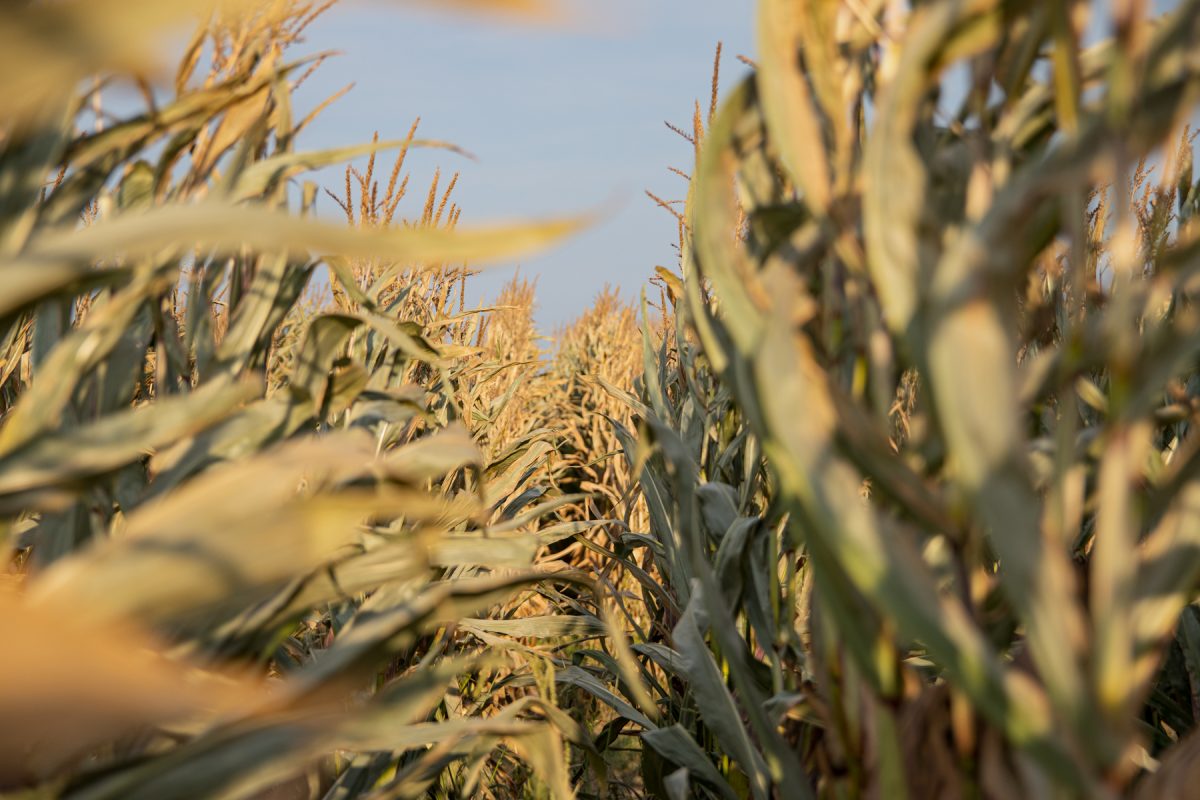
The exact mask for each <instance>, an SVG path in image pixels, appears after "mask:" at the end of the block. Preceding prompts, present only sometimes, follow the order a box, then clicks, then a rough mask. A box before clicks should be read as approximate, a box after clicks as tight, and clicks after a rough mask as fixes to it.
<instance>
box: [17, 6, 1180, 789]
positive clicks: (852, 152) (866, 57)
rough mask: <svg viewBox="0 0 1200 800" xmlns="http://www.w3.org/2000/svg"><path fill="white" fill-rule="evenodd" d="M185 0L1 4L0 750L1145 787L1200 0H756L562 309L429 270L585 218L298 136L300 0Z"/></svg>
mask: <svg viewBox="0 0 1200 800" xmlns="http://www.w3.org/2000/svg"><path fill="white" fill-rule="evenodd" d="M218 5H220V9H218V10H216V11H215V12H214V11H213V9H214V8H215V6H214V4H210V3H202V2H186V3H179V4H177V5H176V6H171V7H169V8H168V7H167V6H165V5H163V4H161V3H160V4H147V3H141V2H123V3H111V2H93V3H91V4H83V3H77V2H66V3H54V4H45V3H41V4H39V3H33V4H26V5H25V6H23V7H22V8H21V9H19V10H15V11H14V12H13V13H12V14H7V15H5V16H4V17H3V18H2V19H0V70H2V71H3V74H4V75H5V76H6V78H7V79H9V80H7V81H6V83H5V85H4V88H3V89H2V90H0V100H2V101H4V107H5V109H6V110H5V112H4V113H5V116H4V118H3V120H2V121H0V282H2V283H0V285H2V286H3V289H4V290H3V291H2V292H0V543H2V545H3V547H4V549H5V558H6V564H7V571H6V573H5V574H4V576H3V583H2V584H0V613H3V615H4V617H5V619H6V620H8V623H7V631H6V632H7V634H8V635H7V637H6V642H7V645H8V648H9V649H10V651H11V652H10V654H9V655H8V656H6V657H5V658H4V659H0V720H3V722H4V724H3V726H0V727H2V728H3V730H0V790H10V789H11V790H13V791H14V792H23V793H26V795H23V796H39V797H40V796H55V797H57V796H62V797H68V798H105V797H113V798H117V797H121V798H125V797H134V798H137V797H146V798H161V797H208V796H220V797H281V796H287V797H304V798H330V800H333V799H334V798H343V799H344V798H354V797H368V798H385V797H387V798H393V797H395V798H401V797H413V798H415V797H463V796H479V797H493V798H516V797H542V796H551V797H555V798H567V797H585V798H586V797H595V798H600V797H605V798H626V797H630V798H632V797H643V796H655V797H668V798H684V797H720V798H738V797H753V798H756V799H758V798H803V797H888V798H892V797H912V798H924V797H947V798H955V797H964V798H965V797H984V798H1007V797H1013V796H1031V797H1099V798H1108V797H1112V798H1115V797H1126V796H1128V797H1138V798H1147V800H1149V799H1150V798H1159V797H1179V796H1187V795H1188V793H1189V791H1190V788H1191V786H1192V784H1194V780H1192V773H1193V772H1194V771H1195V766H1194V762H1195V759H1194V757H1193V756H1194V754H1195V752H1196V749H1197V747H1200V745H1198V744H1197V741H1198V739H1197V737H1198V736H1200V733H1197V722H1200V685H1198V684H1197V679H1196V676H1197V675H1198V674H1200V612H1198V611H1197V606H1196V605H1195V604H1194V601H1196V600H1197V588H1198V587H1200V540H1198V538H1197V537H1198V536H1200V533H1198V532H1200V519H1198V518H1197V513H1198V511H1197V509H1198V508H1200V506H1197V503H1196V502H1195V501H1196V497H1197V491H1198V489H1197V479H1196V475H1197V470H1196V468H1195V465H1196V464H1197V463H1200V438H1198V436H1197V433H1196V431H1194V430H1193V429H1192V424H1193V423H1194V422H1196V421H1197V415H1198V414H1200V377H1198V376H1200V370H1198V368H1197V355H1198V354H1200V317H1198V316H1197V314H1196V312H1195V305H1196V298H1195V296H1194V295H1195V294H1196V291H1197V287H1196V285H1195V284H1196V281H1195V276H1194V275H1193V271H1194V268H1195V265H1196V263H1197V252H1198V251H1200V248H1198V245H1197V243H1198V242H1200V227H1197V226H1198V224H1200V223H1198V222H1197V211H1198V208H1200V206H1198V204H1200V200H1198V198H1200V182H1197V181H1196V180H1195V176H1194V175H1193V171H1192V155H1193V151H1194V139H1195V135H1194V134H1193V133H1192V132H1191V131H1190V130H1189V128H1188V127H1187V122H1188V120H1189V119H1190V118H1192V116H1193V115H1194V113H1195V110H1196V105H1197V98H1198V97H1200V63H1198V62H1197V60H1196V57H1195V54H1196V53H1197V52H1200V8H1198V7H1197V5H1198V4H1197V2H1195V0H1184V2H1181V3H1180V4H1179V7H1178V8H1177V9H1176V10H1174V11H1173V12H1172V13H1171V14H1169V15H1167V16H1166V17H1164V18H1162V19H1157V20H1151V19H1146V18H1143V17H1142V16H1140V14H1141V11H1140V10H1139V6H1138V4H1117V5H1116V7H1115V8H1114V10H1113V19H1114V39H1113V40H1112V41H1106V42H1102V43H1099V44H1096V45H1092V46H1090V47H1087V48H1084V47H1082V46H1081V44H1080V41H1081V39H1082V34H1083V31H1084V30H1085V29H1086V27H1087V23H1088V15H1089V13H1095V12H1096V11H1097V8H1093V5H1096V6H1098V4H1088V3H1084V2H1071V3H1067V2H1049V3H1029V2H1019V1H1015V0H1014V1H1012V2H1007V1H1005V0H981V1H980V2H958V1H957V0H927V1H926V2H919V3H913V4H902V3H887V2H884V1H883V0H853V1H851V0H830V1H829V2H816V0H760V2H759V3H758V7H757V17H758V35H759V55H758V60H757V61H756V62H750V61H749V60H746V63H747V65H748V66H750V67H751V70H752V72H751V74H750V75H749V76H748V77H747V78H746V79H745V80H744V81H742V82H741V84H740V85H739V86H738V87H737V88H736V89H735V90H734V91H732V92H731V93H730V94H729V95H728V96H727V97H725V98H723V99H722V98H720V97H719V96H718V92H717V87H718V85H719V82H718V74H717V68H719V66H720V61H721V53H720V49H719V48H718V52H717V57H716V64H715V66H714V75H713V83H712V91H711V94H710V96H709V98H708V104H707V105H708V108H707V109H705V108H704V107H703V106H702V105H701V104H700V103H697V104H696V105H695V108H694V113H693V115H692V120H691V122H690V124H688V125H683V126H670V127H672V129H673V130H675V131H676V132H677V133H679V134H680V135H681V136H682V137H683V138H684V139H685V140H687V142H688V144H689V151H690V152H691V154H692V155H694V157H695V163H694V164H693V165H692V166H691V167H690V168H688V169H676V170H675V171H676V172H677V173H678V174H679V175H680V176H682V177H683V178H684V179H685V180H686V181H687V187H688V188H687V196H686V199H683V200H666V199H663V198H660V197H657V196H653V195H652V196H651V199H652V200H653V201H654V202H655V203H656V204H657V205H659V206H661V207H662V208H664V209H666V210H667V211H668V212H669V213H670V214H671V215H672V220H673V222H674V225H675V226H676V230H677V232H678V241H679V254H680V260H679V267H678V270H672V269H667V268H663V267H659V268H658V270H657V274H656V277H655V281H654V282H655V284H656V287H657V294H658V298H657V303H656V304H652V303H650V302H648V301H647V300H646V299H645V298H644V297H643V300H642V302H641V304H640V305H629V304H628V303H626V302H625V301H623V300H622V299H621V297H620V295H619V294H618V293H617V292H616V291H615V290H606V291H605V292H603V293H601V294H600V295H599V297H598V298H597V299H596V302H595V303H594V305H593V307H592V308H591V309H589V310H588V311H587V312H585V313H584V314H583V315H582V316H581V317H580V318H579V319H577V320H575V321H574V322H573V323H571V324H570V325H568V326H566V327H564V328H563V329H561V330H560V331H558V332H557V333H556V335H555V336H553V337H552V338H546V337H543V336H542V335H541V334H540V333H539V332H538V330H537V328H536V326H535V324H534V321H533V320H534V307H535V302H536V292H535V285H534V284H533V283H532V282H530V281H528V280H525V279H521V278H516V279H514V280H513V281H512V282H510V283H509V284H508V285H507V286H506V287H505V288H504V289H503V291H502V292H501V293H500V295H499V297H498V298H497V299H496V301H495V302H494V303H493V304H491V305H490V306H487V307H471V306H469V305H468V303H467V302H466V288H467V286H468V283H469V281H470V280H471V276H472V275H473V274H474V270H475V269H476V267H477V265H479V264H481V263H482V262H484V261H486V260H489V259H496V258H501V257H505V256H510V255H513V254H517V253H520V252H524V251H527V250H529V249H531V248H536V247H540V246H543V245H545V244H548V243H550V242H552V241H554V240H555V239H557V238H558V237H560V236H562V235H563V234H565V233H568V232H570V231H571V230H572V229H573V228H574V227H576V226H577V224H578V222H577V221H561V222H551V223H541V224H530V225H524V226H513V227H508V228H469V227H467V226H466V225H465V224H460V213H461V212H460V209H459V207H458V206H457V204H456V203H455V201H454V194H453V193H454V189H455V187H456V184H457V181H458V175H457V173H455V174H454V175H453V177H450V178H449V179H446V178H445V177H443V175H442V173H441V172H440V171H439V172H437V173H435V174H434V175H433V176H432V177H431V179H430V180H429V184H428V188H427V189H426V190H425V191H423V192H421V193H417V192H415V191H414V190H412V188H411V187H413V186H415V185H417V184H416V183H415V182H414V179H413V178H412V175H411V174H410V172H409V170H408V167H407V162H406V157H407V155H408V153H409V152H410V151H411V149H412V148H415V147H433V148H439V149H441V150H443V151H445V152H446V153H447V158H449V159H453V158H456V157H457V156H458V155H460V154H461V151H458V150H457V148H455V147H454V146H452V145H449V144H447V143H444V142H437V141H430V140H424V139H420V138H418V137H417V131H418V123H414V124H413V126H412V127H411V129H410V130H409V131H408V132H407V134H406V135H405V136H404V137H403V138H400V139H394V140H387V141H384V140H381V139H380V138H379V136H378V135H376V136H375V137H374V138H373V139H372V141H371V142H369V143H366V144H362V145H357V146H350V147H346V148H339V149H336V150H330V151H322V152H316V153H302V152H297V151H296V150H295V141H296V136H297V134H298V133H299V132H300V131H301V130H302V129H303V128H304V127H305V125H306V124H307V123H308V122H309V121H310V120H311V119H312V118H313V116H314V115H315V114H317V113H320V111H321V110H322V109H323V108H324V105H325V104H322V105H321V106H319V107H318V108H317V109H314V110H312V111H311V112H309V113H308V115H307V116H305V117H303V118H302V119H301V120H300V121H299V122H296V121H295V120H294V119H293V113H292V109H291V96H292V91H293V90H294V88H295V87H296V85H297V84H298V83H299V82H301V81H303V80H304V79H305V78H306V77H307V75H308V74H309V73H310V72H311V70H312V69H315V68H317V67H318V66H319V63H320V61H321V58H322V56H315V57H310V58H301V59H299V60H294V61H293V60H289V59H290V58H291V55H290V54H291V51H292V50H294V49H295V47H296V46H297V45H299V44H302V42H303V32H304V30H305V29H306V28H307V26H308V25H310V24H311V23H312V21H313V20H314V19H315V18H316V17H317V16H318V15H320V14H322V13H325V12H326V11H327V10H328V9H329V7H330V5H331V3H328V2H325V3H319V2H292V1H291V0H281V1H280V2H274V3H268V4H263V3H257V4H244V3H223V4H218ZM464 5H467V6H473V7H474V6H489V7H492V8H495V9H498V10H501V11H505V10H507V11H515V12H518V13H525V14H528V13H535V14H537V13H542V12H543V11H544V10H545V8H546V7H545V6H544V5H543V4H542V3H526V2H489V3H482V2H470V3H465V4H464ZM910 6H911V7H910ZM197 9H200V10H202V11H205V12H213V13H212V16H210V17H208V18H207V21H206V22H205V23H204V24H203V25H201V26H200V28H199V29H198V31H197V33H196V35H195V37H194V38H193V39H192V40H190V43H189V44H188V46H187V47H186V49H185V52H184V54H183V55H182V57H181V59H180V63H179V65H178V68H177V69H176V70H175V71H174V73H173V74H174V79H173V80H170V79H167V78H165V77H164V76H165V75H166V74H167V73H165V72H163V71H162V69H161V64H162V62H161V58H162V55H161V54H160V53H157V52H156V51H155V48H153V47H152V46H151V45H152V43H153V42H154V40H155V37H156V36H157V35H159V32H160V31H162V30H163V27H162V26H164V25H166V24H168V23H170V22H172V21H174V20H177V19H181V18H185V17H186V15H187V14H189V13H192V12H194V11H195V10H197ZM247 9H249V10H247ZM64 42H71V43H73V44H72V46H71V47H66V46H65V45H64ZM83 45H86V46H83ZM28 63H41V64H44V65H45V69H44V70H29V69H27V68H26V67H25V66H24V65H25V64H28ZM156 69H157V71H155V70H156ZM952 74H953V75H957V76H959V77H956V78H951V77H948V76H950V75H952ZM94 76H99V77H98V78H94ZM964 76H965V77H964ZM81 82H82V83H81ZM114 83H124V84H127V85H130V86H133V87H134V88H135V89H137V90H138V91H140V92H141V93H142V96H143V97H144V100H145V109H144V111H143V112H142V113H140V114H136V115H132V116H129V117H114V116H113V115H111V114H109V113H107V112H106V109H105V107H104V103H103V102H102V96H103V92H105V91H107V90H108V87H109V86H111V85H113V84H114ZM81 85H83V86H85V87H86V91H84V92H83V93H82V94H80V92H79V87H80V86H81ZM960 89H961V91H959V90H960ZM393 153H394V155H392V154H393ZM381 159H382V160H381ZM338 163H350V164H351V166H348V167H347V168H346V172H345V179H344V182H343V183H342V185H340V186H338V187H330V188H329V189H328V190H327V191H326V193H325V195H326V196H327V197H328V198H329V199H332V201H333V202H334V203H336V205H337V206H338V207H339V208H340V209H341V211H342V212H343V214H344V216H345V222H344V224H331V223H329V222H325V221H321V220H318V219H317V218H316V217H315V215H314V208H315V203H316V202H317V200H318V189H317V187H316V186H315V185H314V184H312V183H311V182H307V181H304V180H303V178H302V175H303V173H305V172H306V171H309V170H312V169H316V168H320V167H324V166H328V165H332V164H338ZM385 164H386V165H387V166H385ZM410 206H411V207H412V211H411V213H410V211H409V208H410Z"/></svg>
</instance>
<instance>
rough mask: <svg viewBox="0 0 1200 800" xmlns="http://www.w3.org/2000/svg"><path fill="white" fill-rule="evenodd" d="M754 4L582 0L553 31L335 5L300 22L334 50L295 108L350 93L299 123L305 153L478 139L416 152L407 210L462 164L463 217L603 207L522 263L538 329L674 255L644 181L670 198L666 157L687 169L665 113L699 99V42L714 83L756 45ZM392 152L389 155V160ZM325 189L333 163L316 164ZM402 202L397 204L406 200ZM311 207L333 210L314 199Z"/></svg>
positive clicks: (479, 286) (488, 287)
mask: <svg viewBox="0 0 1200 800" xmlns="http://www.w3.org/2000/svg"><path fill="white" fill-rule="evenodd" d="M752 14H753V3H752V2H751V0H642V2H634V0H605V2H591V3H589V4H587V7H586V8H584V9H583V11H582V14H581V15H580V17H579V18H578V19H577V20H576V21H575V22H573V23H571V24H570V25H568V26H567V27H565V28H564V27H559V28H553V27H545V26H530V25H522V24H517V23H512V22H498V21H497V20H496V19H494V18H480V17H467V16H463V15H460V14H441V13H436V12H431V11H427V10H417V9H415V8H404V7H397V6H396V5H391V6H389V7H382V6H379V5H376V6H372V5H370V4H358V3H343V4H342V5H340V6H336V7H334V8H333V9H332V10H331V11H330V12H328V13H327V14H326V16H325V17H324V18H323V19H321V20H320V21H318V22H317V23H316V24H315V25H314V26H313V27H312V28H311V29H310V31H309V32H308V35H307V43H306V44H305V45H304V46H303V49H304V51H305V52H313V51H317V50H326V49H334V50H340V51H342V53H343V54H342V55H341V56H339V57H337V58H335V59H331V60H330V61H328V62H327V63H326V64H325V65H323V66H322V67H321V69H320V70H319V71H318V72H317V73H316V75H314V76H313V78H312V79H310V81H309V82H308V83H307V84H306V85H305V86H303V87H301V93H300V96H299V98H298V102H297V113H298V114H303V113H304V112H305V111H306V110H307V108H310V107H311V106H313V105H315V104H316V103H317V102H319V100H320V99H321V98H323V97H325V96H327V95H329V94H332V93H333V92H334V91H335V90H337V89H338V88H340V87H341V86H343V85H345V84H347V83H350V82H354V83H355V87H354V89H353V90H352V91H351V92H350V94H349V95H347V96H346V97H344V98H342V99H341V100H339V101H338V102H337V103H336V104H334V105H333V106H331V107H330V108H329V109H328V110H327V111H326V112H325V113H324V115H323V116H322V117H321V118H319V119H318V120H317V121H316V122H314V123H313V125H312V126H311V127H310V128H309V129H308V130H307V131H306V133H305V137H304V138H303V139H302V140H301V142H300V145H301V147H303V148H306V149H315V148H322V147H330V146H336V145H345V144H354V143H358V142H360V141H367V140H369V139H370V137H371V134H372V132H373V131H375V130H378V131H379V132H380V136H381V138H402V137H403V136H404V134H405V133H406V132H407V131H408V128H409V125H410V124H411V123H412V120H413V119H414V118H415V117H417V116H420V117H421V128H420V135H423V136H425V137H429V138H437V139H447V140H450V141H452V142H454V143H456V144H458V145H460V146H462V147H463V148H465V149H467V150H469V151H471V152H472V153H474V154H475V155H476V156H477V158H478V160H477V161H469V160H466V159H463V158H460V157H457V156H455V155H453V154H451V153H447V152H444V151H424V152H414V153H413V154H412V155H411V156H410V160H409V162H408V163H409V165H410V166H411V171H412V172H413V181H412V186H414V187H419V188H418V189H417V191H416V192H415V193H414V194H413V195H411V197H410V200H411V203H410V204H409V205H408V208H409V209H410V210H411V211H413V212H414V213H415V212H418V211H419V210H420V205H421V202H422V198H423V193H424V187H427V186H428V182H429V179H430V178H432V176H433V172H434V168H435V167H436V166H439V165H440V166H441V167H442V170H443V173H446V172H448V171H449V172H452V171H454V170H459V171H461V172H462V177H461V178H460V179H459V183H458V187H457V188H456V190H455V197H456V198H457V199H458V201H459V203H460V205H462V206H463V222H464V224H468V223H471V222H487V221H493V220H514V219H530V218H544V217H550V216H560V215H565V214H575V213H579V212H586V211H594V210H597V209H603V210H604V211H605V215H604V217H603V218H602V219H601V220H600V221H599V222H598V223H597V224H596V225H594V226H593V227H592V228H590V229H588V230H587V231H585V232H583V233H582V234H579V235H578V236H576V237H575V238H573V239H571V240H570V241H568V242H566V243H565V244H563V245H560V246H558V247H556V248H554V249H553V250H552V251H549V252H547V253H545V254H544V255H541V256H536V257H533V258H529V259H527V260H525V261H524V262H522V263H521V264H520V269H521V273H522V274H523V275H527V276H536V277H537V280H538V300H539V309H538V311H537V320H538V323H539V325H540V326H541V327H542V328H543V329H544V330H546V331H547V332H549V331H550V330H552V329H553V328H554V327H556V326H557V325H559V324H561V323H564V322H567V321H569V320H570V319H572V318H574V316H576V315H577V314H578V313H579V312H580V311H582V310H583V309H584V308H586V307H587V306H588V305H589V304H590V303H591V301H592V298H593V297H594V296H595V294H596V293H597V292H599V291H600V289H601V288H602V287H603V286H604V285H605V283H612V284H616V285H619V286H620V287H621V288H622V289H623V291H624V294H625V296H626V297H628V298H631V299H632V298H635V297H636V296H637V293H638V292H639V291H640V289H641V286H642V285H643V284H644V283H645V282H646V281H647V280H648V279H649V277H650V276H651V275H652V274H653V271H654V267H655V265H656V264H664V265H674V264H675V253H674V250H673V249H672V244H673V243H674V241H675V238H676V228H675V223H674V220H673V219H672V218H671V217H670V216H668V215H667V213H666V212H664V211H662V210H661V209H658V208H657V207H655V206H654V204H653V203H652V202H651V201H650V200H649V199H648V198H647V197H646V196H645V195H644V194H643V190H645V189H650V190H651V191H653V192H654V193H655V194H657V195H659V196H660V197H663V198H666V199H675V198H682V197H683V195H684V193H685V191H686V184H685V182H684V181H683V179H682V178H680V177H678V176H676V175H674V174H671V173H670V172H669V171H668V169H667V168H668V167H669V166H675V167H679V168H681V169H684V170H690V168H691V157H692V154H691V149H690V146H689V145H688V144H687V142H685V141H684V140H683V139H680V138H679V137H678V136H676V135H675V134H673V133H671V132H670V131H669V130H667V128H666V127H665V126H664V124H663V121H664V120H670V121H671V122H673V123H675V124H677V125H680V126H681V127H684V128H688V127H690V120H691V113H692V103H693V101H694V100H695V99H697V98H700V99H701V101H702V103H704V104H705V105H707V102H708V100H707V98H708V87H709V79H710V74H711V68H712V58H713V51H714V48H715V47H716V44H717V42H718V41H723V42H724V44H725V57H724V58H723V64H724V69H723V78H724V79H723V80H722V85H723V86H724V87H726V88H727V87H729V86H730V85H731V84H732V83H734V82H735V81H736V80H737V79H738V78H739V77H740V76H742V75H744V74H745V71H746V68H745V67H744V66H743V65H742V64H740V63H739V62H738V61H737V60H736V59H735V58H734V56H735V55H737V54H743V55H747V56H750V57H753V49H754V46H753V36H752V28H753V19H752ZM388 163H389V164H390V161H389V162H388ZM317 177H318V180H319V181H320V182H321V183H322V184H323V185H329V186H332V187H336V186H337V185H339V183H340V171H337V170H332V171H330V170H327V171H324V172H322V173H318V176H317ZM406 202H409V201H406ZM323 209H324V211H326V212H328V211H331V210H335V209H334V206H333V203H332V201H330V200H329V199H328V198H324V201H323ZM514 269H515V266H513V265H509V266H507V267H505V266H500V267H491V268H489V269H488V270H487V272H486V273H485V274H484V275H480V276H478V278H476V283H475V292H476V295H475V297H476V298H477V299H486V298H489V297H491V296H493V295H494V294H495V292H496V290H497V289H498V287H499V286H500V285H501V284H502V283H503V282H504V281H505V280H507V279H508V278H509V277H511V275H512V274H513V271H514Z"/></svg>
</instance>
